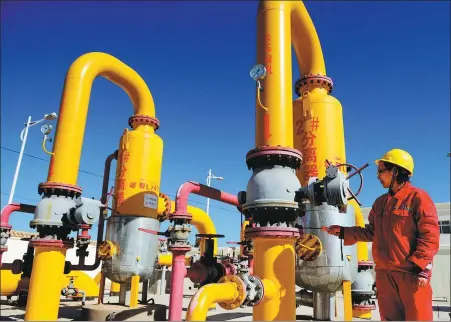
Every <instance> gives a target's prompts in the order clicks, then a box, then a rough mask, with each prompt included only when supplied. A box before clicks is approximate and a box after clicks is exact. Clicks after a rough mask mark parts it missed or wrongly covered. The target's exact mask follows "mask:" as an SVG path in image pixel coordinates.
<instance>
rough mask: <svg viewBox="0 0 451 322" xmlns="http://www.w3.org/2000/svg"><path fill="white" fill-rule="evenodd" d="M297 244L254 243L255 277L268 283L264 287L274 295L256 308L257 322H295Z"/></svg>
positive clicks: (257, 240) (285, 240) (259, 240)
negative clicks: (295, 246)
mask: <svg viewBox="0 0 451 322" xmlns="http://www.w3.org/2000/svg"><path fill="white" fill-rule="evenodd" d="M294 242H295V238H277V237H272V238H270V237H264V238H261V237H257V238H255V239H254V275H256V276H258V277H259V278H260V279H262V280H264V281H265V280H266V282H265V283H266V284H265V286H268V287H269V288H270V289H273V291H272V292H270V294H271V293H272V294H274V295H273V296H271V297H269V298H267V299H266V300H265V301H262V302H261V303H260V304H257V305H256V306H254V312H253V318H254V321H295V320H296V296H295V293H296V291H295V282H294V265H295V249H294ZM291 268H292V269H293V274H291V273H290V270H291ZM271 283H272V285H271ZM265 292H266V288H265Z"/></svg>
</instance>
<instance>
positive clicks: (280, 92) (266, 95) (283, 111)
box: [256, 1, 326, 147]
mask: <svg viewBox="0 0 451 322" xmlns="http://www.w3.org/2000/svg"><path fill="white" fill-rule="evenodd" d="M292 44H293V47H294V49H295V52H296V57H297V60H298V64H299V68H300V70H301V71H302V72H303V73H304V74H320V75H325V74H326V68H325V64H324V58H323V53H322V49H321V44H320V42H319V39H318V36H317V33H316V30H315V27H314V25H313V23H312V20H311V18H310V16H309V14H308V12H307V10H306V8H305V6H304V4H303V3H302V2H301V1H260V4H259V8H258V16H257V62H258V63H259V64H264V65H265V67H266V69H267V76H266V77H265V79H263V80H262V86H263V88H264V89H265V90H264V91H263V92H262V93H260V94H261V96H260V100H258V99H256V101H257V103H256V105H257V106H256V145H257V146H262V145H282V146H286V147H293V137H292V135H291V133H292V131H293V115H292V103H291V102H292V87H291V86H292V85H291V84H292V71H291V66H292V62H291V61H292V57H291V45H292ZM257 95H258V94H257ZM259 101H260V102H261V103H262V105H263V106H265V107H266V108H267V110H265V109H263V108H261V105H260V102H259ZM265 122H269V125H266V126H269V131H266V130H265Z"/></svg>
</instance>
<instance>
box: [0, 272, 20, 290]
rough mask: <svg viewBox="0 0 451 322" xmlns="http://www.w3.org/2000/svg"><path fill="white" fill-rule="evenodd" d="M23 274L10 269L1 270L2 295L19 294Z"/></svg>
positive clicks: (0, 284)
mask: <svg viewBox="0 0 451 322" xmlns="http://www.w3.org/2000/svg"><path fill="white" fill-rule="evenodd" d="M20 280H21V274H13V272H12V271H11V270H9V269H2V270H1V271H0V281H1V283H0V296H13V295H17V291H18V287H19V282H20Z"/></svg>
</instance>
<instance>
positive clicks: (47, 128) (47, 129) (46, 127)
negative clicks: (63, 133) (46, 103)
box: [41, 124, 52, 135]
mask: <svg viewBox="0 0 451 322" xmlns="http://www.w3.org/2000/svg"><path fill="white" fill-rule="evenodd" d="M50 132H52V126H51V125H50V124H44V125H43V126H41V133H42V134H44V135H48V134H50Z"/></svg>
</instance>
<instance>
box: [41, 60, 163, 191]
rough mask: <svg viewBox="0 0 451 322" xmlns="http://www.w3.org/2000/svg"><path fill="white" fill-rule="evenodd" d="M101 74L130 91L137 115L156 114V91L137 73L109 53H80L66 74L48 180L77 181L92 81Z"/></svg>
mask: <svg viewBox="0 0 451 322" xmlns="http://www.w3.org/2000/svg"><path fill="white" fill-rule="evenodd" d="M98 76H103V77H104V78H106V79H108V80H110V81H111V82H113V83H115V84H116V85H118V86H119V87H121V88H122V89H123V90H125V91H126V92H127V94H128V96H129V97H130V99H131V101H132V103H133V107H134V110H135V115H144V116H150V117H155V105H154V101H153V98H152V94H151V93H150V90H149V88H148V87H147V85H146V83H145V82H144V80H143V79H142V78H141V76H139V74H138V73H137V72H135V71H134V70H133V69H132V68H130V67H129V66H127V65H126V64H124V63H123V62H121V61H120V60H119V59H117V58H115V57H113V56H111V55H108V54H105V53H100V52H92V53H87V54H85V55H82V56H80V57H79V58H78V59H77V60H75V61H74V62H73V63H72V65H71V66H70V68H69V71H68V72H67V74H66V80H65V83H64V90H63V94H62V98H61V108H60V112H59V117H58V125H57V126H58V131H57V133H56V136H55V144H54V147H53V153H55V155H53V156H52V159H51V161H50V166H49V173H48V177H47V181H48V182H59V183H65V184H71V185H75V184H76V183H77V176H78V168H79V165H80V156H81V150H82V144H83V136H84V132H85V125H86V117H87V114H88V105H89V98H90V95H91V88H92V83H93V82H94V79H95V78H96V77H98ZM149 131H153V129H152V130H149ZM152 133H153V132H152Z"/></svg>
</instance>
